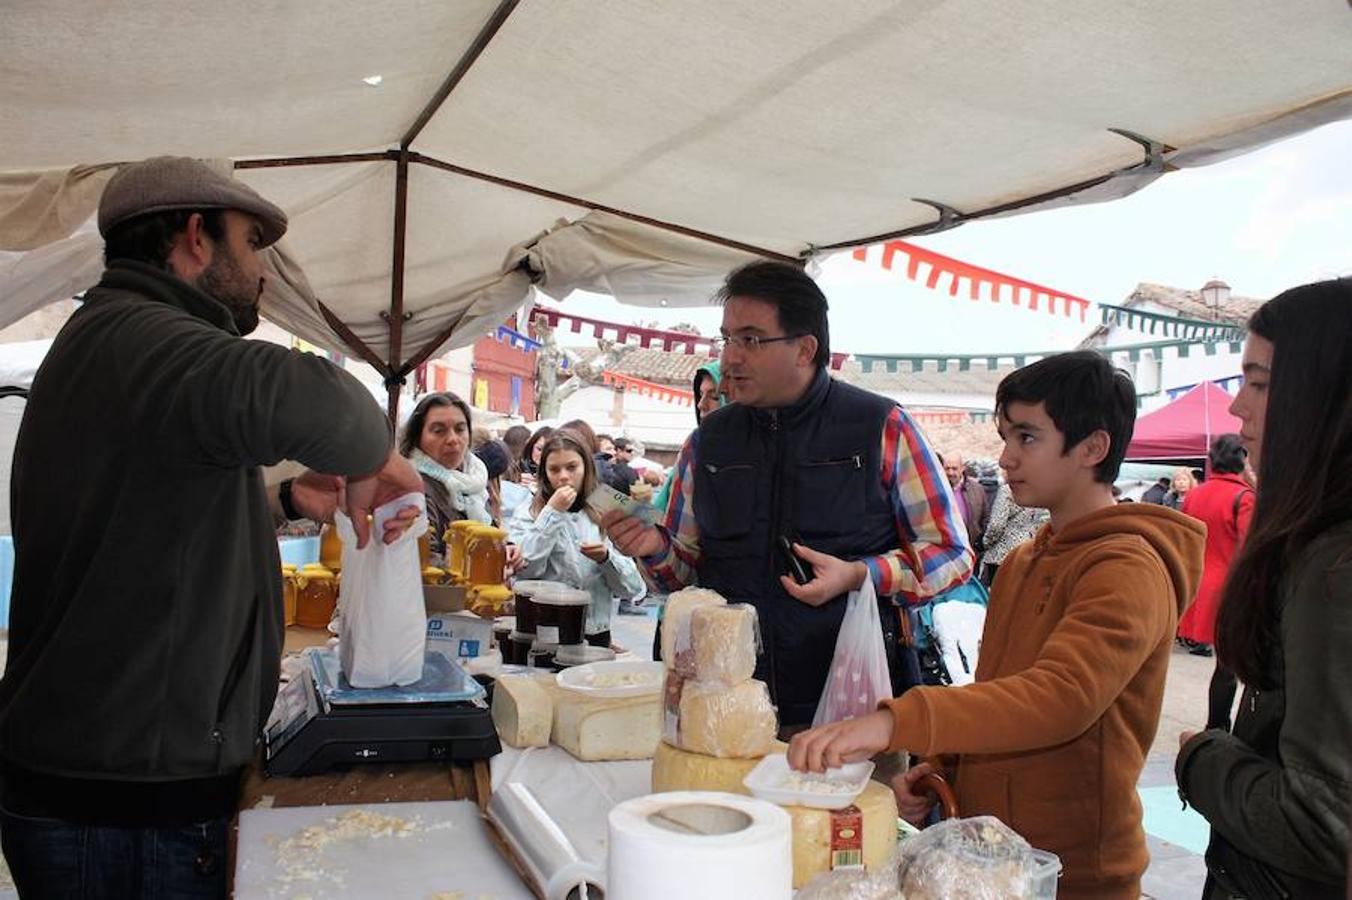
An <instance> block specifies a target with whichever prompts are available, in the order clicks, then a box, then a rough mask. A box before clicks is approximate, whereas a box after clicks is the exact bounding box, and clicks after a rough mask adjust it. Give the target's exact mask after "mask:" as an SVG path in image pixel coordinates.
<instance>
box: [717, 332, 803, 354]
mask: <svg viewBox="0 0 1352 900" xmlns="http://www.w3.org/2000/svg"><path fill="white" fill-rule="evenodd" d="M800 337H806V335H802V334H786V335H782V336H781V337H761V336H760V335H758V334H728V335H724V336H723V337H716V338H714V339H713V345H714V352H715V353H722V352H723V351H724V350H726V349H727V348H729V347H736V348H737V349H738V350H750V351H751V352H753V353H754V352H755V351H757V350H759V349H760V348H761V347H764V346H765V345H766V344H778V343H781V342H783V341H796V340H798V339H799V338H800Z"/></svg>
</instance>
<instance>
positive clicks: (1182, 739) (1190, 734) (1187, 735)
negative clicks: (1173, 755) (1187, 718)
mask: <svg viewBox="0 0 1352 900" xmlns="http://www.w3.org/2000/svg"><path fill="white" fill-rule="evenodd" d="M1197 734H1198V733H1197V732H1196V731H1184V732H1182V733H1180V734H1179V736H1178V749H1179V750H1182V749H1183V747H1184V746H1185V745H1186V744H1187V743H1188V741H1190V740H1192V739H1193V738H1195V737H1197Z"/></svg>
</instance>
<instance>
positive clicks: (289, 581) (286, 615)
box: [282, 563, 296, 625]
mask: <svg viewBox="0 0 1352 900" xmlns="http://www.w3.org/2000/svg"><path fill="white" fill-rule="evenodd" d="M282 621H283V623H284V624H286V625H295V624H296V567H295V566H293V565H291V564H290V563H284V564H283V565H282Z"/></svg>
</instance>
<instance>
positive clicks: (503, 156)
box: [0, 0, 1352, 390]
mask: <svg viewBox="0 0 1352 900" xmlns="http://www.w3.org/2000/svg"><path fill="white" fill-rule="evenodd" d="M0 60H3V63H0V72H3V75H4V77H3V78H2V79H0V251H13V252H12V253H0V326H3V325H4V324H8V323H9V322H12V321H14V320H16V319H18V318H20V317H21V316H23V315H24V314H26V313H27V312H29V311H31V310H32V309H35V308H37V307H38V306H40V305H42V304H44V303H48V302H51V301H54V300H57V299H60V298H64V297H67V296H70V295H71V294H72V293H74V292H76V291H78V290H81V289H83V288H84V287H87V286H89V285H90V284H92V283H93V282H94V281H95V280H96V279H97V277H98V274H99V272H100V271H101V268H102V264H101V260H100V252H101V242H100V241H99V238H98V234H97V231H95V230H94V229H93V227H92V224H91V223H90V222H89V218H90V216H91V215H92V213H93V212H94V210H95V208H96V206H97V200H98V195H99V192H100V191H101V189H102V187H103V185H104V184H105V183H106V181H107V178H108V177H110V175H111V172H112V171H113V166H115V165H116V164H117V163H119V162H122V161H127V160H135V159H140V158H143V157H146V156H150V155H155V154H160V153H176V154H186V155H193V156H198V157H203V158H213V159H219V160H221V161H222V164H223V165H229V164H231V163H233V165H234V166H235V167H236V169H237V170H238V175H239V177H241V178H243V179H244V180H245V181H247V182H249V183H250V184H252V185H253V186H254V187H256V188H257V189H258V190H259V191H261V192H262V193H263V194H265V195H266V196H268V197H269V198H271V199H273V200H274V201H276V202H278V203H279V204H280V205H281V206H282V207H284V208H285V209H286V210H287V212H288V214H289V215H290V216H291V221H292V225H291V230H290V231H289V233H288V234H287V236H286V238H285V239H284V240H283V241H282V242H280V244H278V245H277V246H276V247H275V248H274V249H273V250H270V251H269V253H268V265H269V266H270V267H271V269H272V270H273V273H274V275H275V277H273V278H272V279H270V285H269V288H268V291H267V293H266V295H265V297H264V301H263V303H264V308H263V312H264V314H265V315H266V316H267V317H268V318H270V319H272V320H273V321H275V322H277V323H278V324H279V325H281V326H283V327H285V328H287V329H288V330H290V331H292V332H294V333H296V334H298V335H300V336H301V337H303V338H305V339H306V340H308V341H311V342H313V343H315V344H318V345H321V346H325V347H328V348H331V349H338V350H341V351H343V352H348V353H356V354H358V355H360V356H361V357H362V358H364V359H366V360H367V361H368V362H370V363H371V364H372V365H374V366H375V367H376V368H377V369H378V370H380V371H381V372H382V373H383V374H385V375H386V376H387V381H388V382H390V383H394V382H397V381H398V380H399V379H400V378H402V377H403V376H404V375H406V374H407V373H408V372H409V371H411V370H412V368H413V367H414V366H416V365H417V364H418V363H420V362H422V361H423V360H425V359H427V358H428V357H430V356H431V355H433V354H434V353H436V352H439V351H440V350H442V349H443V348H447V347H454V346H463V345H465V344H468V343H470V342H472V341H473V340H474V339H475V338H477V337H478V336H479V335H480V334H481V333H483V332H484V331H485V330H486V329H487V328H489V327H491V326H493V325H496V324H497V323H498V322H500V321H501V319H502V318H503V317H504V316H505V315H507V314H510V313H511V312H512V311H513V310H515V309H517V308H519V307H520V306H521V305H522V304H523V303H524V302H525V301H526V300H527V298H528V296H529V292H530V287H531V285H532V284H534V285H535V286H536V287H538V288H539V289H540V290H542V291H544V292H545V293H546V294H548V295H550V296H551V297H554V298H555V299H562V298H563V297H565V296H567V295H568V294H569V293H570V292H571V291H572V290H574V289H577V288H583V289H588V290H595V291H601V292H605V293H610V294H612V295H614V296H615V297H616V298H617V299H619V300H620V301H621V302H625V303H635V304H641V305H653V306H655V305H659V304H660V305H673V306H674V305H682V304H687V305H689V304H698V303H703V302H706V301H707V298H708V296H709V294H710V293H711V291H712V289H713V288H714V287H715V286H716V284H717V283H718V281H719V280H720V278H721V276H722V275H723V274H724V273H725V272H726V271H727V270H728V269H729V268H731V267H732V266H734V265H736V264H738V263H739V262H741V261H743V260H745V259H748V258H750V257H751V256H753V255H764V256H770V257H777V258H786V259H793V260H810V259H811V258H812V257H814V256H815V255H818V254H822V253H828V252H832V251H836V250H840V249H844V248H849V247H854V246H858V245H862V244H866V243H870V242H873V241H876V240H879V239H882V238H885V237H892V236H904V235H909V234H918V233H924V232H927V231H934V230H937V229H942V228H947V227H952V226H954V225H957V224H960V223H962V222H964V221H967V220H969V219H973V218H978V217H982V216H992V215H1002V214H1008V213H1012V212H1017V211H1022V210H1028V209H1034V208H1046V207H1048V206H1053V205H1057V204H1065V203H1081V202H1090V201H1099V200H1105V199H1110V198H1114V197H1120V196H1123V195H1126V194H1128V193H1131V192H1132V191H1135V190H1138V189H1140V188H1141V187H1143V186H1145V185H1147V184H1149V183H1150V182H1151V181H1152V180H1153V179H1155V178H1157V177H1159V176H1160V175H1161V174H1162V173H1164V172H1167V171H1168V170H1170V169H1172V168H1177V167H1182V166H1194V165H1202V164H1206V163H1210V162H1214V161H1216V160H1219V159H1221V158H1224V157H1226V156H1229V155H1231V154H1233V153H1236V152H1241V151H1244V150H1247V149H1251V148H1253V147H1256V146H1259V145H1261V144H1263V143H1266V142H1269V141H1272V140H1275V139H1277V138H1280V137H1283V136H1286V135H1289V134H1293V133H1296V132H1299V131H1302V130H1305V129H1308V128H1311V127H1315V126H1317V125H1319V124H1323V123H1326V122H1331V121H1335V120H1338V119H1343V118H1348V117H1352V62H1349V61H1350V60H1352V11H1350V10H1349V8H1348V5H1347V3H1346V2H1345V0H1293V2H1287V3H1271V2H1268V0H1196V2H1190V3H1181V4H1180V3H1164V2H1159V0H1136V2H1114V3H1085V2H1083V0H1054V2H1053V0H1014V2H1007V3H1000V4H992V3H988V2H984V0H906V2H891V3H884V2H878V0H847V2H840V3H831V4H822V3H819V2H816V0H781V2H777V3H773V4H767V3H755V4H739V3H727V2H722V0H684V2H680V3H671V2H663V0H457V2H454V3H446V2H439V0H407V2H392V3H388V4H371V3H367V2H356V0H333V2H328V3H323V4H242V3H232V2H228V0H217V2H212V3H205V2H187V3H180V4H170V5H165V4H160V3H154V4H152V3H146V2H140V3H132V4H116V5H112V4H96V5H93V6H91V5H90V4H87V3H82V2H79V0H43V2H36V0H29V2H23V0H21V2H19V3H17V4H15V3H11V4H7V5H6V7H5V9H4V10H3V11H0ZM377 80H378V84H371V83H368V82H376V81H377ZM392 390H397V387H396V388H392Z"/></svg>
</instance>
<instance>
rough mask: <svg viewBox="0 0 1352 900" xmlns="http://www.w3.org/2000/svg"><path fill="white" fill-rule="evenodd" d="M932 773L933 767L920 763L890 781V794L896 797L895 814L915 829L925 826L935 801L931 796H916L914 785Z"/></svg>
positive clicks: (925, 794) (926, 794)
mask: <svg viewBox="0 0 1352 900" xmlns="http://www.w3.org/2000/svg"><path fill="white" fill-rule="evenodd" d="M933 771H934V766H932V765H930V764H929V763H921V764H920V765H918V766H912V767H911V768H909V769H907V770H906V771H905V772H902V773H901V774H900V775H898V776H896V777H895V778H893V779H892V792H893V793H894V794H896V795H897V814H898V815H899V816H901V817H902V818H903V819H905V820H906V821H907V822H910V823H911V824H912V825H914V826H915V827H916V828H920V827H922V826H923V825H924V824H925V820H926V819H927V818H929V814H930V810H932V809H934V802H935V800H934V796H933V795H932V794H928V793H924V794H917V793H916V792H915V783H916V782H917V781H919V780H920V779H921V778H924V777H925V776H926V775H929V774H931V773H932V772H933Z"/></svg>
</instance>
